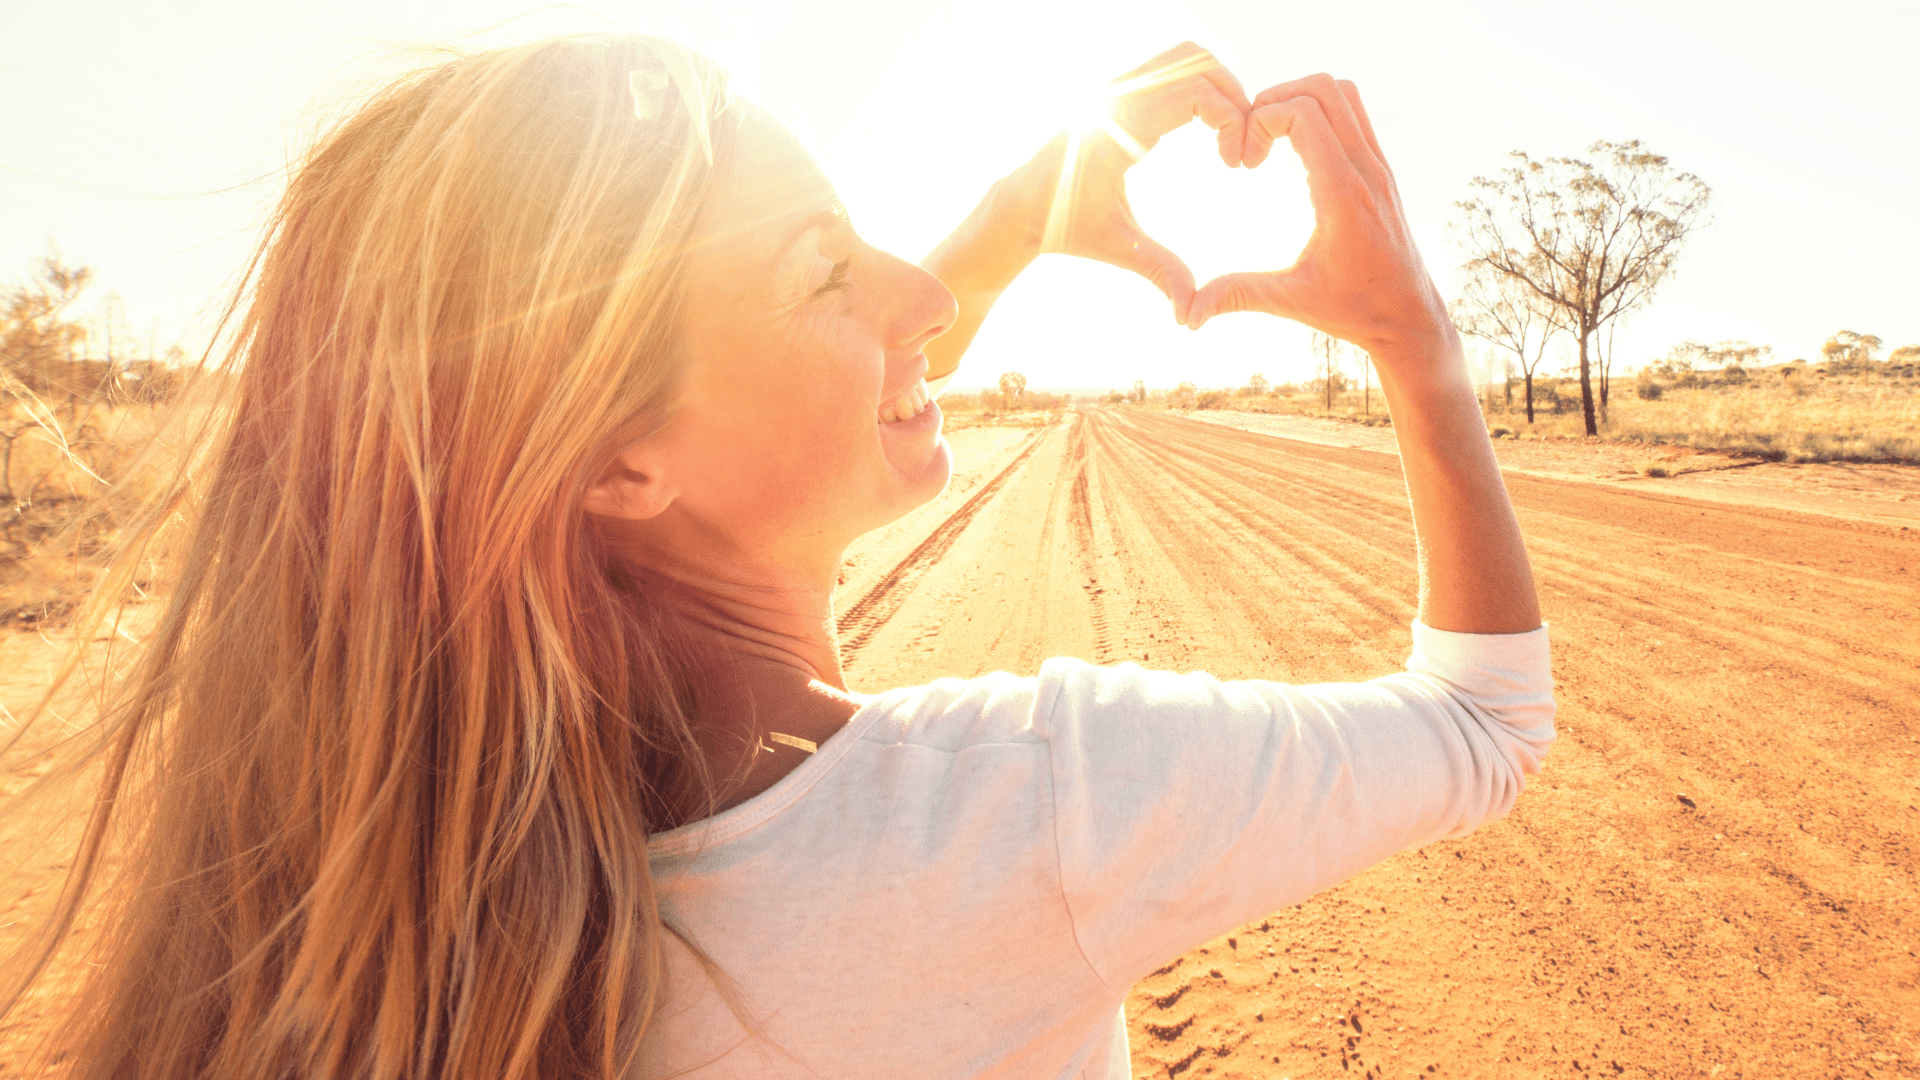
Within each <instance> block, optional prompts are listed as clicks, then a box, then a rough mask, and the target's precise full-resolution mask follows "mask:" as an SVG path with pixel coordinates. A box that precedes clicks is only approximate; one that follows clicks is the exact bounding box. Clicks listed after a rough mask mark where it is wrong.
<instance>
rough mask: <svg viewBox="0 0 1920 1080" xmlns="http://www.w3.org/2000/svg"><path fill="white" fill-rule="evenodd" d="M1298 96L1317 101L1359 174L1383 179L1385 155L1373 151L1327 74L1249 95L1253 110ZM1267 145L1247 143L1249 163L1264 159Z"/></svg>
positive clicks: (1295, 80)
mask: <svg viewBox="0 0 1920 1080" xmlns="http://www.w3.org/2000/svg"><path fill="white" fill-rule="evenodd" d="M1300 97H1308V98H1312V99H1313V100H1314V101H1316V102H1318V103H1319V105H1320V111H1321V112H1322V113H1323V114H1324V115H1325V116H1326V118H1327V123H1328V127H1329V130H1330V131H1332V132H1333V134H1334V135H1335V137H1337V138H1338V139H1339V141H1340V145H1341V146H1342V147H1343V148H1344V149H1345V150H1346V154H1347V157H1348V158H1350V159H1352V161H1353V163H1354V165H1355V167H1356V168H1358V169H1359V170H1360V172H1361V174H1362V175H1365V176H1367V177H1368V178H1369V179H1373V180H1384V179H1385V177H1386V172H1387V168H1386V161H1385V159H1384V158H1382V157H1380V156H1379V155H1378V154H1376V153H1375V152H1374V149H1373V146H1372V145H1371V144H1370V143H1369V141H1368V139H1367V136H1366V135H1365V134H1364V133H1363V132H1362V131H1361V127H1360V120H1359V118H1358V117H1357V116H1355V115H1354V111H1353V106H1352V105H1351V104H1350V103H1349V102H1348V100H1347V95H1346V94H1344V93H1342V92H1341V90H1340V86H1339V84H1338V83H1336V82H1335V81H1334V79H1333V77H1332V76H1331V75H1326V74H1319V75H1308V76H1307V77H1306V78H1304V79H1294V80H1292V81H1290V82H1283V83H1279V84H1276V85H1274V86H1269V87H1268V88H1266V89H1265V90H1262V91H1260V93H1259V95H1258V96H1257V97H1255V98H1254V99H1253V107H1254V111H1256V112H1257V111H1259V110H1260V108H1261V107H1263V106H1266V105H1271V104H1275V103H1278V102H1281V101H1286V100H1289V99H1293V98H1300ZM1249 134H1251V129H1249ZM1271 145H1272V144H1271V143H1270V142H1269V143H1266V144H1264V145H1262V144H1261V143H1259V142H1257V141H1255V142H1253V143H1251V144H1250V145H1249V146H1248V148H1247V150H1248V152H1247V153H1246V155H1245V156H1246V158H1247V160H1248V161H1250V162H1251V163H1253V164H1259V163H1260V162H1261V161H1264V160H1266V156H1267V151H1268V150H1269V148H1270V147H1271Z"/></svg>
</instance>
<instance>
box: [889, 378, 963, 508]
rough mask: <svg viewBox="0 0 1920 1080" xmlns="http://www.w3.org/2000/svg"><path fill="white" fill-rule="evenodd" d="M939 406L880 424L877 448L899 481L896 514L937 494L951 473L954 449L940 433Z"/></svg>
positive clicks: (944, 486)
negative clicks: (902, 418)
mask: <svg viewBox="0 0 1920 1080" xmlns="http://www.w3.org/2000/svg"><path fill="white" fill-rule="evenodd" d="M940 420H941V417H940V406H939V405H937V404H935V403H934V402H931V401H929V402H927V407H926V408H924V409H922V410H920V412H919V413H918V414H917V415H915V416H911V417H909V418H907V419H905V420H896V421H894V422H892V423H883V424H880V425H879V428H880V448H881V450H882V452H884V453H885V454H886V456H887V463H888V464H889V465H891V466H893V470H894V474H895V476H896V477H898V479H899V480H900V481H901V484H900V496H901V497H900V500H899V504H898V506H897V507H896V508H895V512H894V516H895V517H898V516H899V515H900V514H904V513H906V512H907V511H909V510H912V509H914V508H915V507H917V506H920V505H921V504H922V503H925V502H927V501H928V500H929V499H932V498H933V497H934V496H936V495H938V494H940V492H941V491H942V490H944V489H945V488H946V486H947V478H948V477H949V476H951V475H952V473H953V450H952V448H951V447H949V446H948V445H947V440H946V439H945V438H943V437H941V434H940Z"/></svg>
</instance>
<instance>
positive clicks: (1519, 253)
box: [1453, 139, 1712, 435]
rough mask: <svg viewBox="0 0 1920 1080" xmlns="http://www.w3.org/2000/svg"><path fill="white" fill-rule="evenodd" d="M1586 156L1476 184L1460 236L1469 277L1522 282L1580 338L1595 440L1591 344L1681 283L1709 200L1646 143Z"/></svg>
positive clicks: (1610, 146)
mask: <svg viewBox="0 0 1920 1080" xmlns="http://www.w3.org/2000/svg"><path fill="white" fill-rule="evenodd" d="M1587 152H1588V153H1589V154H1591V155H1593V156H1594V157H1596V158H1598V159H1599V164H1598V165H1595V164H1594V163H1592V162H1590V161H1585V160H1582V159H1579V158H1563V157H1556V158H1547V159H1545V160H1543V161H1535V160H1533V159H1532V158H1530V157H1528V156H1527V155H1526V154H1525V153H1522V152H1520V151H1514V152H1513V154H1511V155H1510V158H1511V161H1512V164H1511V165H1510V166H1509V167H1508V168H1506V169H1504V170H1502V171H1501V173H1500V174H1499V175H1498V176H1496V177H1493V178H1487V177H1475V178H1474V180H1473V187H1474V188H1475V189H1476V190H1477V192H1478V193H1477V194H1476V195H1474V196H1473V197H1472V198H1469V199H1466V200H1465V201H1462V202H1460V203H1457V204H1455V209H1456V211H1457V216H1456V219H1455V222H1454V229H1453V232H1454V238H1455V242H1456V243H1457V244H1458V245H1459V247H1460V248H1461V250H1462V251H1463V252H1464V253H1465V254H1466V255H1467V257H1468V262H1467V267H1468V269H1469V271H1470V272H1471V271H1473V270H1474V269H1477V268H1484V269H1485V270H1486V271H1487V272H1489V273H1492V274H1495V275H1497V276H1499V277H1503V278H1510V279H1512V280H1514V281H1516V282H1518V283H1520V284H1523V285H1524V286H1526V288H1528V289H1530V290H1531V291H1532V292H1533V293H1534V294H1535V295H1536V296H1538V297H1539V298H1540V299H1541V300H1542V301H1543V302H1544V304H1545V308H1546V310H1548V311H1551V312H1552V314H1553V319H1554V321H1555V322H1556V323H1557V324H1559V326H1560V327H1561V328H1562V329H1564V330H1566V331H1567V332H1568V333H1569V334H1570V335H1572V336H1573V337H1574V338H1575V339H1576V340H1578V341H1579V343H1580V408H1581V412H1582V413H1583V414H1584V417H1585V420H1586V429H1587V434H1589V435H1597V434H1599V433H1600V428H1599V424H1598V422H1597V420H1596V417H1595V415H1594V394H1593V377H1592V367H1593V337H1594V335H1595V334H1596V333H1598V332H1599V331H1600V330H1602V329H1604V328H1605V327H1606V326H1607V325H1608V324H1609V323H1611V322H1613V321H1614V320H1615V319H1618V318H1619V317H1620V316H1622V315H1624V314H1626V313H1628V312H1630V311H1633V310H1635V309H1637V308H1639V307H1640V306H1641V305H1643V304H1645V303H1646V302H1647V301H1648V300H1650V299H1651V298H1652V297H1653V294H1654V293H1655V291H1657V290H1658V289H1659V287H1660V286H1661V285H1662V284H1664V283H1665V282H1666V280H1667V279H1668V278H1669V277H1671V276H1672V274H1673V268H1674V264H1675V262H1676V261H1677V260H1678V258H1679V254H1680V248H1681V246H1682V245H1683V244H1684V243H1685V242H1686V239H1687V237H1688V236H1689V235H1690V234H1691V233H1692V232H1693V230H1694V228H1695V227H1696V226H1698V225H1700V224H1702V223H1704V221H1705V218H1706V213H1707V206H1708V203H1709V201H1710V200H1711V197H1712V192H1711V191H1710V189H1709V188H1708V187H1707V185H1706V184H1705V183H1704V182H1703V181H1701V179H1700V178H1699V177H1697V176H1695V175H1693V174H1692V173H1682V172H1676V171H1675V170H1674V169H1673V168H1672V166H1671V165H1669V164H1668V161H1667V159H1666V157H1665V156H1663V155H1660V154H1656V153H1653V152H1652V151H1650V150H1648V149H1647V148H1646V147H1644V146H1643V145H1641V143H1640V141H1639V140H1638V139H1635V140H1631V141H1628V142H1622V143H1610V142H1605V141H1602V142H1596V143H1594V144H1593V145H1592V146H1590V147H1588V148H1587Z"/></svg>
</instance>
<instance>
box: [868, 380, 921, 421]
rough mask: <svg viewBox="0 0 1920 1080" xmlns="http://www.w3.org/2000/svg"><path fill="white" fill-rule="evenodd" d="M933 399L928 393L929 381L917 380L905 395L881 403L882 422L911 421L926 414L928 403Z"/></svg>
mask: <svg viewBox="0 0 1920 1080" xmlns="http://www.w3.org/2000/svg"><path fill="white" fill-rule="evenodd" d="M932 399H933V395H932V394H929V393H927V380H925V379H918V380H915V382H914V384H913V385H912V386H910V387H908V388H907V390H906V392H905V393H902V394H898V395H895V396H894V397H892V398H889V399H888V400H886V401H883V402H881V403H880V422H881V423H883V424H891V423H895V422H897V421H900V420H910V419H912V418H913V417H916V416H919V415H920V414H921V413H922V412H924V411H925V410H926V407H927V402H929V401H931V400H932Z"/></svg>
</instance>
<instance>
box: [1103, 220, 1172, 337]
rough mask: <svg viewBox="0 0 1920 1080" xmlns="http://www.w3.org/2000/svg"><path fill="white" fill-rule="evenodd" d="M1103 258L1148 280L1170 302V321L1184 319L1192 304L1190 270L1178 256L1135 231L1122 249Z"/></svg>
mask: <svg viewBox="0 0 1920 1080" xmlns="http://www.w3.org/2000/svg"><path fill="white" fill-rule="evenodd" d="M1107 261H1108V262H1111V263H1113V264H1114V265H1115V266H1118V267H1120V268H1121V269H1123V270H1131V271H1133V272H1134V273H1136V274H1139V275H1140V276H1141V277H1143V278H1146V279H1147V280H1148V281H1150V282H1152V283H1153V287H1154V288H1156V289H1159V290H1160V291H1161V292H1163V293H1165V294H1166V296H1167V299H1168V300H1170V301H1172V302H1173V317H1174V321H1176V322H1182V323H1184V322H1186V321H1187V310H1188V308H1189V307H1190V306H1191V305H1192V303H1193V271H1192V270H1189V269H1187V264H1186V263H1185V262H1184V261H1182V260H1181V258H1180V256H1178V255H1175V254H1174V253H1173V252H1172V251H1171V250H1169V249H1168V248H1167V247H1165V246H1164V245H1162V244H1161V243H1160V242H1159V241H1157V240H1155V239H1153V238H1152V237H1150V236H1147V235H1146V234H1144V233H1136V234H1134V237H1133V240H1132V242H1131V244H1130V245H1129V246H1128V247H1127V248H1126V249H1124V250H1122V251H1119V252H1116V253H1115V255H1114V257H1113V258H1111V259H1108V260H1107Z"/></svg>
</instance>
